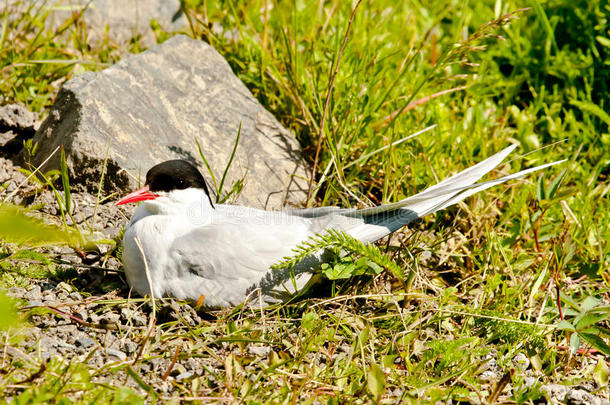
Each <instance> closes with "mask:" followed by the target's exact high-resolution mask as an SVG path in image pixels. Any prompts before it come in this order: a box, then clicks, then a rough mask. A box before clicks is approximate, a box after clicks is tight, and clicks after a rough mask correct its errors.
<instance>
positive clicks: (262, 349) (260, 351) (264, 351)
mask: <svg viewBox="0 0 610 405" xmlns="http://www.w3.org/2000/svg"><path fill="white" fill-rule="evenodd" d="M248 352H249V353H250V354H251V355H253V356H259V357H267V356H268V355H269V352H271V348H270V347H267V346H255V345H250V346H248Z"/></svg>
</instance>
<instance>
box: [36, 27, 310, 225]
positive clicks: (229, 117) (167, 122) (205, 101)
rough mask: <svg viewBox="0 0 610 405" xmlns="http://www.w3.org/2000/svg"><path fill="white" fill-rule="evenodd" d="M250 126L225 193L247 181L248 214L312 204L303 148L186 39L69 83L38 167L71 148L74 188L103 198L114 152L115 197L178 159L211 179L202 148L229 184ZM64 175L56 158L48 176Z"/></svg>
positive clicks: (200, 45)
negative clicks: (252, 209) (156, 168)
mask: <svg viewBox="0 0 610 405" xmlns="http://www.w3.org/2000/svg"><path fill="white" fill-rule="evenodd" d="M240 124H241V136H240V140H239V144H238V147H237V153H236V156H235V158H234V160H233V163H232V165H231V167H230V169H229V170H228V173H227V179H226V181H225V190H224V191H225V192H226V191H227V190H230V188H231V186H232V184H234V182H236V181H238V180H240V179H244V186H243V189H242V192H241V194H240V197H239V199H238V200H237V201H238V202H239V203H241V204H244V205H250V206H255V207H266V208H279V207H281V206H282V205H283V203H284V201H290V202H293V203H298V202H300V201H302V200H303V198H304V195H305V192H304V189H305V187H306V182H305V181H304V180H302V179H303V178H306V177H307V171H306V166H305V163H303V160H302V158H301V153H300V149H299V146H298V143H297V141H296V140H295V139H294V137H292V136H291V134H290V133H289V132H288V131H287V130H286V129H284V128H283V127H282V126H281V124H280V123H279V122H278V121H277V120H276V119H275V118H274V117H273V116H272V115H271V114H270V113H269V112H268V111H266V110H265V109H264V108H263V107H262V106H261V105H260V104H259V103H258V102H257V101H256V99H255V98H254V97H253V96H252V94H251V93H250V92H249V91H248V89H247V88H246V86H244V84H243V83H242V82H241V81H240V80H239V79H238V78H237V77H236V76H235V75H234V74H233V72H232V71H231V68H230V67H229V65H228V63H227V62H226V61H225V60H224V59H223V58H222V56H221V55H220V54H219V53H218V52H216V50H214V48H212V47H211V46H210V45H208V44H206V43H204V42H202V41H197V40H193V39H190V38H188V37H186V36H182V35H178V36H175V37H173V38H171V39H169V40H168V41H166V42H165V43H163V44H162V45H158V46H156V47H153V48H151V49H149V50H148V51H146V52H143V53H141V54H138V55H133V56H130V57H127V58H125V59H123V60H121V61H120V62H118V63H117V64H115V65H113V66H112V67H110V68H108V69H106V70H104V71H102V72H99V73H93V72H86V73H84V74H82V75H80V76H77V77H76V78H74V79H72V80H70V81H68V82H66V83H65V84H64V86H63V88H62V89H61V91H60V92H59V94H58V96H57V101H56V103H55V105H54V106H53V108H52V110H51V112H50V114H49V116H48V118H47V119H46V120H45V121H44V123H43V124H42V125H41V127H40V129H39V130H38V131H37V133H36V135H35V137H34V141H35V142H38V144H39V145H40V146H39V149H38V152H37V153H36V155H35V156H34V157H33V159H32V163H33V164H34V165H40V164H41V163H42V162H43V161H44V160H45V159H46V158H47V157H48V156H49V155H51V153H52V152H53V151H54V150H55V149H56V148H57V147H58V146H59V145H63V146H64V148H65V149H66V153H67V160H68V166H69V170H70V172H71V181H72V182H73V184H80V185H81V186H84V187H85V188H87V189H88V190H91V191H94V192H96V191H97V188H98V184H99V179H100V178H101V172H102V168H103V166H104V161H105V159H106V151H107V150H108V160H107V166H106V175H105V177H104V180H105V181H104V190H105V191H106V192H114V191H121V192H125V191H128V190H130V189H132V188H133V187H135V186H136V182H137V180H135V179H142V177H143V176H144V174H145V173H146V171H147V170H148V169H149V168H150V167H152V166H153V165H155V164H157V163H159V162H162V161H164V160H169V159H178V158H179V159H186V160H189V161H191V162H194V163H195V164H197V165H198V166H199V168H200V170H201V171H202V174H204V176H205V177H207V178H208V179H209V178H210V176H209V173H207V170H204V166H203V165H202V164H201V163H200V162H201V158H200V157H199V152H198V149H197V145H196V143H195V138H197V139H198V140H199V142H200V144H201V148H202V151H203V153H204V155H205V157H206V159H207V161H208V162H209V163H210V166H211V167H212V169H213V170H214V172H215V176H216V178H217V179H220V178H221V177H222V173H223V171H224V169H225V167H226V165H227V162H228V160H229V156H230V154H231V152H232V149H233V146H234V143H235V140H236V136H237V134H238V131H239V127H240ZM58 167H59V156H58V154H57V153H56V154H55V155H54V156H53V158H51V159H50V160H49V162H48V163H47V164H46V165H45V166H43V167H42V171H43V172H44V171H47V170H50V169H53V168H55V169H56V168H58ZM128 173H129V174H131V176H130V175H129V174H128ZM195 214H196V213H195Z"/></svg>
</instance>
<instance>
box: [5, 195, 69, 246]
mask: <svg viewBox="0 0 610 405" xmlns="http://www.w3.org/2000/svg"><path fill="white" fill-rule="evenodd" d="M0 239H3V240H5V241H6V242H10V243H16V244H19V245H21V244H28V245H42V244H62V243H74V242H75V238H73V237H72V234H70V233H68V232H67V231H64V230H61V229H59V228H57V227H56V226H52V225H47V224H45V223H44V222H42V221H41V220H39V219H37V218H32V217H29V216H27V215H25V213H24V211H23V210H21V209H20V208H19V207H16V206H12V205H0Z"/></svg>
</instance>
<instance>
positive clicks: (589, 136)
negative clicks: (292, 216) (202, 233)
mask: <svg viewBox="0 0 610 405" xmlns="http://www.w3.org/2000/svg"><path fill="white" fill-rule="evenodd" d="M398 3H399V4H396V2H392V1H362V2H344V1H338V0H332V1H329V2H305V1H295V2H280V3H279V4H275V3H272V2H269V1H242V2H240V1H228V2H219V3H216V2H203V4H201V2H198V1H196V0H187V1H186V2H185V8H186V12H187V14H188V16H189V20H190V28H189V30H188V31H187V33H188V34H189V35H192V36H194V37H197V38H203V39H205V40H206V41H208V42H209V43H211V44H212V45H213V46H214V47H215V48H216V49H217V50H218V51H219V52H220V53H221V54H223V55H224V56H225V57H226V58H227V60H228V61H229V63H230V64H231V66H232V68H233V70H234V71H235V73H236V74H237V75H238V76H239V77H240V78H241V79H242V80H243V81H244V83H246V85H247V86H248V87H249V88H250V90H251V91H252V92H253V94H254V95H255V96H256V97H257V98H258V100H259V101H260V102H261V103H262V104H263V105H264V106H265V107H266V108H268V109H269V110H270V111H271V112H273V113H274V115H275V116H276V117H278V119H280V120H281V122H282V123H283V124H284V125H285V126H286V127H287V128H289V129H290V130H291V131H292V132H293V133H294V134H295V135H296V137H297V138H298V140H299V141H300V143H301V145H302V146H303V148H304V151H305V154H306V157H307V158H308V159H309V161H310V162H311V163H312V164H313V162H314V160H315V156H316V154H317V153H316V152H317V149H318V148H319V156H318V160H317V162H316V163H317V164H316V171H315V176H314V179H313V182H312V193H311V194H312V198H311V199H310V201H309V204H311V205H331V204H341V205H345V206H365V205H369V204H377V203H381V202H390V201H396V200H398V199H401V198H404V197H406V196H409V195H412V194H414V193H415V192H417V191H419V190H422V189H423V188H425V187H426V186H427V185H430V184H433V183H435V182H436V181H438V180H440V179H442V178H444V177H447V176H449V175H451V174H453V173H456V172H457V171H459V170H461V169H464V168H466V167H468V166H470V165H472V164H474V163H476V162H478V161H480V160H482V159H484V158H485V157H488V156H490V155H491V154H493V153H494V152H497V151H498V150H500V149H501V148H503V147H505V146H506V145H507V144H509V143H511V142H517V143H519V144H520V146H521V148H522V149H521V150H522V152H523V153H524V154H526V155H524V156H523V157H521V158H518V159H515V160H512V161H510V162H508V163H507V164H505V165H503V166H502V167H501V168H500V169H498V171H497V173H496V174H497V175H499V174H500V173H504V172H508V171H516V170H519V169H521V168H525V167H530V166H533V165H535V164H541V163H544V162H550V161H553V160H559V159H564V158H567V159H569V162H568V163H566V164H565V165H563V166H560V167H554V168H552V169H550V170H547V171H545V172H544V173H543V174H540V175H537V176H538V177H530V178H528V179H527V180H524V181H519V182H514V183H512V184H510V185H508V186H501V187H496V188H494V189H491V190H489V191H486V192H485V193H482V194H481V195H476V196H473V197H470V198H469V199H467V200H466V201H465V202H464V203H461V204H459V206H457V207H453V208H450V209H448V210H445V211H443V212H441V213H438V214H436V215H435V216H432V217H428V218H425V219H424V220H423V221H422V222H421V223H419V224H417V225H414V226H412V227H410V228H409V229H407V230H405V231H404V232H403V234H401V235H398V237H397V238H396V239H395V240H393V242H392V243H391V244H388V246H387V247H386V246H381V248H382V251H384V252H385V253H386V254H387V256H388V258H387V260H391V262H392V263H393V265H396V266H398V267H399V268H400V269H402V270H403V272H404V274H409V273H410V274H412V278H411V279H410V280H409V284H408V286H407V287H408V290H405V288H406V287H405V284H403V283H401V282H399V280H398V279H397V278H396V277H394V276H393V275H392V274H391V273H389V272H382V273H381V274H380V275H378V276H371V275H370V274H373V273H371V272H370V271H368V272H367V271H364V270H363V271H360V270H362V268H361V267H359V266H356V265H355V263H358V259H359V258H361V257H365V258H366V257H367V253H366V252H365V251H363V250H360V251H355V253H354V254H353V256H352V257H351V258H350V259H347V262H338V263H334V264H333V265H334V266H335V267H334V268H333V269H327V270H326V271H327V274H331V273H332V272H333V271H334V272H335V273H340V272H341V271H345V269H346V268H347V269H348V270H349V269H354V272H356V271H360V272H362V273H366V274H369V276H360V277H354V278H351V279H347V280H344V279H337V280H334V281H332V282H330V283H331V284H332V285H331V288H329V290H330V291H331V296H330V297H328V298H326V299H322V300H315V299H310V300H305V301H300V302H296V303H293V304H288V305H284V306H280V307H278V308H269V309H266V310H260V311H249V310H239V309H238V310H235V311H225V312H219V313H217V314H216V316H217V319H215V320H213V321H205V322H204V323H202V324H201V325H198V326H196V327H191V326H186V325H184V324H182V323H180V322H173V323H171V322H170V323H166V324H163V325H160V326H156V327H155V331H156V333H155V334H153V337H152V338H151V340H150V349H149V351H148V354H146V355H145V356H143V357H142V359H140V360H139V363H138V364H140V365H141V364H147V363H149V362H151V361H152V358H153V357H155V356H161V357H164V358H171V356H172V355H173V353H174V351H173V350H172V347H173V346H174V345H175V344H177V342H178V341H180V342H185V343H184V344H183V345H182V346H181V347H182V351H181V352H180V359H186V358H188V357H189V356H198V357H206V358H208V357H209V358H210V362H211V365H210V370H209V372H207V373H206V376H205V377H197V378H193V379H191V380H188V381H184V382H182V383H180V384H178V387H177V389H176V392H178V393H179V394H176V395H179V396H183V397H210V396H212V397H223V398H233V399H238V398H244V399H247V400H249V401H252V403H257V402H261V403H262V402H296V403H302V402H305V401H314V400H318V401H323V402H328V403H343V402H372V401H381V402H392V401H396V400H400V401H404V402H408V401H412V402H414V403H415V402H417V401H418V400H425V401H427V402H435V401H441V402H445V401H448V400H450V399H451V400H453V401H477V400H479V399H482V400H489V399H490V398H493V397H494V387H495V386H496V383H497V381H491V382H489V381H486V380H484V379H482V378H481V373H482V372H483V369H484V365H483V363H484V361H483V359H484V356H485V355H486V354H487V353H488V352H490V351H491V350H492V349H493V350H495V351H496V352H497V358H498V363H499V366H500V367H501V368H502V370H503V372H504V373H508V374H507V375H508V376H510V378H511V385H512V387H513V389H512V391H510V390H508V389H506V390H504V391H503V392H502V394H501V396H500V398H501V399H505V400H510V401H514V402H517V403H528V402H529V401H534V400H536V399H539V398H541V397H543V396H544V394H543V393H542V392H541V391H540V389H539V388H540V387H539V384H538V385H534V386H533V387H531V388H528V386H527V385H526V384H525V379H524V377H525V374H524V373H523V372H520V371H519V370H518V369H516V371H514V372H513V373H512V375H511V374H510V373H509V371H510V370H511V369H514V368H515V366H514V365H513V364H512V359H513V358H514V356H515V355H516V354H518V353H522V354H524V355H526V356H527V357H528V358H529V359H530V360H531V361H532V368H533V369H534V372H535V374H536V375H537V379H538V381H539V383H540V384H543V383H549V382H565V383H570V384H577V383H579V382H582V381H590V380H595V381H598V382H599V384H601V385H604V384H607V366H606V363H605V361H606V359H607V356H608V355H609V354H610V353H608V352H607V351H608V346H607V342H608V337H609V336H610V330H609V329H608V327H609V325H608V301H607V300H608V298H607V297H608V293H609V288H610V273H609V272H608V269H609V268H610V254H609V246H608V240H610V198H609V196H608V191H609V189H610V182H609V179H608V175H609V174H610V129H609V124H610V117H609V115H608V113H607V111H609V109H610V99H609V98H608V95H607V94H608V88H607V86H608V82H609V81H610V77H609V76H610V73H609V72H610V57H609V56H608V55H609V52H610V32H609V30H610V27H609V25H608V22H607V16H608V13H609V12H610V8H609V6H608V5H607V4H606V3H605V2H603V1H581V2H576V3H574V2H571V1H568V0H550V1H545V2H542V1H532V2H527V3H526V2H520V1H514V0H508V1H501V0H498V1H495V2H491V1H470V2H467V3H464V2H459V1H455V0H453V1H451V0H449V1H442V2H418V1H411V2H398ZM356 4H357V5H358V6H357V9H356V11H355V12H354V11H353V10H354V9H353V7H355V6H356ZM524 7H530V9H529V10H523V11H520V12H517V13H514V14H510V15H507V14H508V13H512V12H514V11H516V10H518V9H521V8H524ZM49 12H50V11H48V10H45V9H42V10H32V11H31V12H30V13H26V14H19V15H18V16H17V17H14V14H9V11H6V10H5V12H4V13H3V14H2V20H1V21H0V22H1V23H2V24H3V31H2V32H3V34H2V40H1V41H0V42H2V43H8V42H7V41H10V43H11V44H13V46H11V47H6V46H5V47H0V75H1V76H0V77H1V80H0V92H1V93H2V94H3V99H2V103H3V104H6V103H9V102H13V101H19V102H23V103H25V104H26V105H27V106H28V107H29V108H31V109H32V110H36V111H38V110H43V111H45V110H46V109H47V108H48V107H49V106H50V105H51V103H52V100H53V97H54V96H55V94H56V93H57V90H58V87H59V84H60V83H61V82H63V81H64V80H66V79H67V78H69V77H72V76H73V75H74V74H78V72H79V71H80V70H82V69H93V70H99V69H102V68H104V67H105V66H108V65H109V64H111V63H113V62H115V61H116V60H118V59H119V58H120V57H122V56H124V55H126V51H127V50H132V51H139V50H141V47H140V45H139V43H138V41H137V40H135V41H132V42H130V43H127V44H113V43H112V41H110V40H109V39H105V40H102V41H101V42H100V43H98V44H94V45H93V46H86V45H85V44H86V33H87V27H85V26H84V24H83V22H82V20H79V19H78V18H73V19H71V20H69V21H66V22H65V24H63V25H62V26H61V27H62V28H60V29H59V30H56V31H49V30H47V29H44V28H43V26H44V24H43V21H44V19H45V18H46V17H47V13H49ZM9 15H10V16H11V17H10V18H9ZM352 15H353V20H352V21H351V24H350V19H351V17H352ZM348 26H349V32H347V31H348ZM156 30H157V34H158V38H159V40H163V39H165V38H167V37H168V34H167V33H164V32H163V31H162V29H160V28H159V27H156ZM170 35H171V34H170ZM431 125H436V127H435V128H434V129H432V130H431V131H429V132H427V133H424V134H422V135H420V136H418V137H415V138H413V139H409V140H406V141H404V142H400V143H398V141H400V140H401V139H403V138H405V137H407V136H409V135H410V134H413V133H415V132H417V131H419V130H422V129H424V128H427V127H428V126H431ZM545 145H550V146H549V147H548V148H544V149H542V150H540V147H541V146H545ZM203 152H204V153H205V151H203ZM530 152H531V153H530ZM354 162H355V163H354ZM564 170H565V173H564V172H563V171H564ZM66 199H67V200H68V199H69V194H66ZM7 249H8V248H7ZM1 260H2V259H0V261H1ZM338 265H341V266H343V267H341V268H339V267H337V266H338ZM350 266H351V267H350ZM358 269H360V270H358ZM3 271H4V270H3ZM3 277H4V276H3ZM558 296H559V297H558ZM560 311H561V314H560ZM561 316H563V318H564V320H563V321H561V319H560V317H561ZM132 333H136V332H132ZM138 333H139V332H138ZM253 344H256V345H263V346H266V347H269V348H271V352H270V353H269V354H268V355H267V356H265V357H264V358H262V359H261V358H256V357H253V356H252V355H251V354H249V352H248V350H247V348H248V346H250V345H253ZM589 349H595V350H597V351H598V352H596V353H593V354H588V353H589V352H588V350H589ZM596 356H597V357H596ZM14 367H18V366H14ZM39 368H40V365H39V364H30V365H25V364H24V365H22V372H23V373H25V374H26V375H27V373H28V372H29V373H30V374H31V373H35V372H36V371H37V370H39ZM47 370H49V371H48V372H44V373H42V378H41V379H40V380H37V381H38V382H37V383H36V384H34V383H32V382H29V383H24V384H22V385H23V386H22V387H21V388H17V389H15V388H11V389H13V391H11V392H13V393H14V394H15V395H20V396H21V397H20V398H21V399H20V400H21V401H23V402H27V400H30V399H35V400H37V401H38V402H45V401H46V400H47V399H48V398H49V396H48V395H51V394H52V395H53V398H79V399H80V400H81V402H89V401H91V400H92V399H94V398H97V395H99V396H100V398H102V400H103V401H113V400H115V401H117V402H121V400H123V401H129V400H130V399H129V395H135V394H134V393H133V392H131V391H129V392H127V391H124V390H121V389H120V388H118V387H119V385H117V386H102V385H98V384H96V383H94V382H93V380H91V379H90V377H88V376H90V375H94V374H95V373H103V372H111V373H113V372H122V373H126V374H127V375H129V376H131V377H130V378H132V379H134V380H136V381H137V380H138V378H140V374H139V371H138V369H137V367H135V368H133V369H132V370H128V369H127V368H126V366H122V368H121V369H119V370H116V369H112V368H111V367H110V366H108V367H105V368H103V369H102V370H93V369H91V368H89V367H88V366H86V365H82V364H78V365H77V364H72V365H66V364H51V365H49V367H48V369H47ZM604 370H605V371H604ZM26 371H27V372H26ZM17 374H19V373H13V372H11V373H9V374H8V377H6V378H2V377H0V385H7V384H8V385H11V384H15V380H11V378H13V377H12V376H14V375H17ZM73 374H78V375H81V378H80V379H79V380H78V381H77V382H76V383H69V384H68V383H64V384H58V382H57V379H58V378H60V379H61V378H64V379H65V378H67V377H66V376H72V375H73ZM604 375H606V379H605V380H604ZM58 376H59V377H58ZM62 381H63V380H62ZM65 381H68V380H65ZM604 381H606V382H605V383H604ZM70 384H72V385H70ZM143 384H145V383H143ZM57 387H62V388H61V389H59V390H58V389H57ZM144 387H146V386H145V385H144ZM153 388H154V386H153ZM604 389H607V386H605V387H602V389H601V393H602V394H603V392H604ZM144 390H145V391H146V388H145V389H144ZM606 392H607V391H606ZM45 395H47V396H45ZM147 395H148V397H149V398H151V397H152V396H160V395H161V394H160V393H158V392H155V393H154V394H153V393H149V394H147ZM606 395H607V394H606Z"/></svg>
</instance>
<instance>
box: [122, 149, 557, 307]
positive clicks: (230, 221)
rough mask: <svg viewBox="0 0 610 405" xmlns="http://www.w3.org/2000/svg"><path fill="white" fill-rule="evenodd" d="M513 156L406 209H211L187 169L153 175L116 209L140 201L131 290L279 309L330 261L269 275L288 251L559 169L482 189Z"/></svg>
mask: <svg viewBox="0 0 610 405" xmlns="http://www.w3.org/2000/svg"><path fill="white" fill-rule="evenodd" d="M515 147H516V145H513V146H510V147H508V148H506V149H504V150H503V151H501V152H499V153H497V154H495V155H493V156H491V157H489V158H488V159H486V160H484V161H482V162H480V163H478V164H476V165H475V166H472V167H470V168H468V169H466V170H464V171H462V172H460V173H458V174H456V175H454V176H452V177H450V178H448V179H446V180H444V181H442V182H440V183H438V184H436V185H434V186H432V187H429V188H427V189H426V190H424V191H422V192H420V193H418V194H416V195H414V196H412V197H409V198H406V199H404V200H401V201H398V202H395V203H390V204H384V205H380V206H377V207H372V208H364V209H350V208H339V207H321V208H310V209H295V210H285V211H278V212H275V211H265V210H261V209H255V208H248V207H242V206H234V205H224V204H214V203H213V202H212V199H211V197H210V193H209V190H208V187H207V185H206V182H205V180H204V178H203V176H202V175H201V173H200V172H199V170H198V169H197V168H196V167H195V166H193V165H192V164H190V163H188V162H186V161H183V160H170V161H167V162H163V163H160V164H158V165H156V166H154V167H153V168H151V169H150V170H149V171H148V173H147V174H146V182H145V185H144V187H142V188H140V189H138V190H136V191H134V192H132V193H130V194H128V195H127V196H125V197H124V198H122V199H120V200H119V201H118V202H117V203H116V204H117V205H120V204H126V203H134V202H138V201H141V202H142V203H141V204H140V205H139V206H138V208H137V209H136V211H135V213H134V214H133V217H132V218H131V220H130V221H129V223H128V224H127V227H126V229H125V233H124V237H123V262H124V268H125V274H126V276H127V281H128V283H129V284H130V286H131V287H132V288H133V289H134V290H135V291H137V292H138V293H139V294H141V295H151V289H152V295H153V296H154V297H157V298H159V297H167V296H171V297H176V298H179V299H189V300H195V301H200V302H201V300H203V306H204V307H207V308H218V307H229V306H235V305H238V304H240V303H242V302H244V301H247V300H248V298H250V297H253V298H256V302H258V298H259V297H260V298H262V300H263V301H264V302H265V303H274V302H278V301H281V300H285V299H286V298H288V297H290V296H291V295H292V294H294V293H295V292H297V291H299V290H300V289H301V288H303V287H304V286H305V285H306V283H307V281H308V280H309V279H310V278H311V276H312V275H313V274H315V272H316V270H318V269H319V267H320V265H321V264H322V263H323V262H324V261H327V260H329V252H324V251H321V252H318V253H317V254H314V255H312V256H310V257H308V258H307V259H305V260H303V261H302V262H300V263H299V264H298V265H297V266H295V268H294V269H290V270H288V269H273V270H271V269H270V266H272V265H273V264H275V263H277V262H279V261H280V260H282V259H283V258H284V257H286V256H292V254H293V251H292V249H293V248H295V247H296V246H298V245H299V244H301V243H302V242H304V241H306V240H307V239H309V238H310V237H311V236H314V235H316V234H320V233H323V232H325V231H327V230H329V229H335V230H340V231H343V232H346V233H347V234H349V235H350V236H352V237H354V238H356V239H358V240H360V241H362V242H364V243H372V242H375V241H376V240H378V239H381V238H383V237H384V236H386V235H388V234H390V233H391V232H394V231H396V230H398V229H400V228H401V227H403V226H405V225H406V224H408V223H409V222H412V221H413V220H415V219H417V218H421V217H423V216H424V215H428V214H431V213H434V212H436V211H438V210H441V209H443V208H446V207H448V206H450V205H453V204H455V203H457V202H459V201H461V200H463V199H464V198H466V197H468V196H470V195H473V194H475V193H478V192H479V191H482V190H485V189H487V188H489V187H492V186H494V185H498V184H500V183H503V182H505V181H508V180H511V179H516V178H518V177H521V176H524V175H526V174H528V173H532V172H534V171H537V170H541V169H544V168H546V167H549V166H551V165H554V164H557V163H561V162H553V163H548V164H545V165H541V166H537V167H534V168H531V169H527V170H523V171H520V172H518V173H515V174H511V175H508V176H504V177H501V178H499V179H495V180H490V181H487V182H482V183H477V181H478V180H479V179H480V178H481V177H482V176H483V175H485V174H486V173H488V172H489V171H491V170H492V169H493V168H495V167H496V166H498V165H499V164H500V163H501V162H502V161H503V160H504V159H505V158H506V157H507V156H508V155H509V154H510V153H511V152H512V151H513V150H514V149H515Z"/></svg>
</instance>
